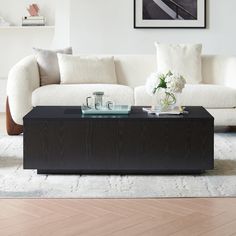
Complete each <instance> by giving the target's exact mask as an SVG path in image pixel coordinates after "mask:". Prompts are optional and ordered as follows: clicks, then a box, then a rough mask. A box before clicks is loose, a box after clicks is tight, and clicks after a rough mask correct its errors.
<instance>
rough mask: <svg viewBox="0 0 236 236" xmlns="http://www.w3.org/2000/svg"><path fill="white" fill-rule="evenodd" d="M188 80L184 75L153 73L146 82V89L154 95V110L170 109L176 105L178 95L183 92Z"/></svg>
mask: <svg viewBox="0 0 236 236" xmlns="http://www.w3.org/2000/svg"><path fill="white" fill-rule="evenodd" d="M185 84H186V80H185V79H184V77H183V76H182V75H178V74H174V73H172V72H171V71H169V72H168V73H167V74H161V73H157V72H156V73H152V74H151V75H150V76H149V78H148V79H147V82H146V90H147V93H148V94H149V95H151V96H152V97H153V104H152V109H153V110H159V111H169V110H172V109H174V108H175V106H176V102H177V101H176V95H177V94H179V93H182V90H183V88H184V87H185Z"/></svg>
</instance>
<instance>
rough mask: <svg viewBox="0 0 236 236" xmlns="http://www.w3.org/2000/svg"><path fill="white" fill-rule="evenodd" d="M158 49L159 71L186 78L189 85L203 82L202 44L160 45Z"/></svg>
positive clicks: (157, 45)
mask: <svg viewBox="0 0 236 236" xmlns="http://www.w3.org/2000/svg"><path fill="white" fill-rule="evenodd" d="M155 45H156V48H157V70H158V72H161V73H167V72H168V71H169V70H171V71H172V72H174V73H179V74H181V75H183V76H184V78H185V79H186V81H187V83H188V84H198V83H201V82H202V58H201V54H202V45H201V44H160V43H155Z"/></svg>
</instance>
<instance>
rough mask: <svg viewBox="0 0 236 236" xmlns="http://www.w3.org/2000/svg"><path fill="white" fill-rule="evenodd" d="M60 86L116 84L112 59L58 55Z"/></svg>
mask: <svg viewBox="0 0 236 236" xmlns="http://www.w3.org/2000/svg"><path fill="white" fill-rule="evenodd" d="M57 56H58V62H59V68H60V74H61V84H116V83H117V78H116V71H115V63H114V58H113V57H82V56H70V55H64V54H58V55H57Z"/></svg>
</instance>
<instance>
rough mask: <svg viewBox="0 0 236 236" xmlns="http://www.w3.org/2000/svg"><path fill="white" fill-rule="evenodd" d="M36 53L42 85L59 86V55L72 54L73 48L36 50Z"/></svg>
mask: <svg viewBox="0 0 236 236" xmlns="http://www.w3.org/2000/svg"><path fill="white" fill-rule="evenodd" d="M34 52H35V56H36V60H37V63H38V67H39V75H40V85H41V86H44V85H49V84H59V83H60V71H59V66H58V60H57V53H64V54H72V48H71V47H70V48H65V49H61V50H55V51H52V50H44V49H39V48H34Z"/></svg>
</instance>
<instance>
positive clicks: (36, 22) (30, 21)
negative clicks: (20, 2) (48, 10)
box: [22, 16, 46, 26]
mask: <svg viewBox="0 0 236 236" xmlns="http://www.w3.org/2000/svg"><path fill="white" fill-rule="evenodd" d="M45 25H46V18H45V17H44V16H24V17H22V26H45Z"/></svg>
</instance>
